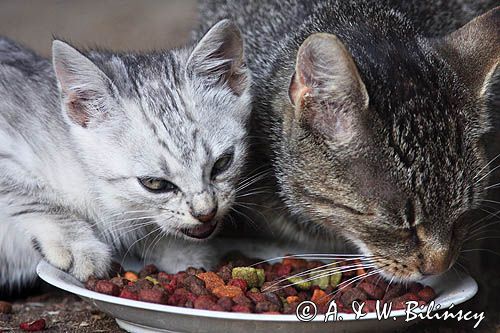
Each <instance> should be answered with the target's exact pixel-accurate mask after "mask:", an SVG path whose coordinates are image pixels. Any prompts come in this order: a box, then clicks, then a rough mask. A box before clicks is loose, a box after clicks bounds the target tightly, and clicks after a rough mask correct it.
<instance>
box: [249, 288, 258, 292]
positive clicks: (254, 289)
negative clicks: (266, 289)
mask: <svg viewBox="0 0 500 333" xmlns="http://www.w3.org/2000/svg"><path fill="white" fill-rule="evenodd" d="M250 292H251V293H260V290H259V288H252V289H250Z"/></svg>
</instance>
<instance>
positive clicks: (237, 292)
mask: <svg viewBox="0 0 500 333" xmlns="http://www.w3.org/2000/svg"><path fill="white" fill-rule="evenodd" d="M212 294H214V295H215V296H217V297H218V298H221V297H229V298H234V297H236V296H241V295H243V291H242V290H241V288H240V287H236V286H220V287H217V288H215V289H214V290H212Z"/></svg>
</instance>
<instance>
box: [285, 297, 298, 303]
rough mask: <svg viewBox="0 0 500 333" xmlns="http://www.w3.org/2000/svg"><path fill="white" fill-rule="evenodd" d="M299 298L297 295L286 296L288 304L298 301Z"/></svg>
mask: <svg viewBox="0 0 500 333" xmlns="http://www.w3.org/2000/svg"><path fill="white" fill-rule="evenodd" d="M299 300H300V298H299V296H288V297H287V298H286V301H287V302H288V304H292V303H295V302H298V301H299Z"/></svg>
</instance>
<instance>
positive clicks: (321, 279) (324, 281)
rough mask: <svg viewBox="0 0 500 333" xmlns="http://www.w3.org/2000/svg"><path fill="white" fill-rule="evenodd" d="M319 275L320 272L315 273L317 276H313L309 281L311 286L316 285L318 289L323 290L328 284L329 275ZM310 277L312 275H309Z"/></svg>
mask: <svg viewBox="0 0 500 333" xmlns="http://www.w3.org/2000/svg"><path fill="white" fill-rule="evenodd" d="M323 274H324V273H323ZM321 275H322V274H316V276H318V277H317V278H315V279H314V280H312V281H311V283H312V285H313V286H318V287H319V288H320V289H323V290H325V289H326V288H328V286H329V285H330V277H329V276H321ZM311 277H312V278H313V277H314V275H311Z"/></svg>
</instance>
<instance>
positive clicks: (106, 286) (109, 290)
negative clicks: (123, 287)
mask: <svg viewBox="0 0 500 333" xmlns="http://www.w3.org/2000/svg"><path fill="white" fill-rule="evenodd" d="M95 291H97V292H98V293H101V294H106V295H110V296H118V295H120V287H118V286H117V285H116V284H114V283H113V282H111V281H107V280H99V281H97V284H96V287H95Z"/></svg>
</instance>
